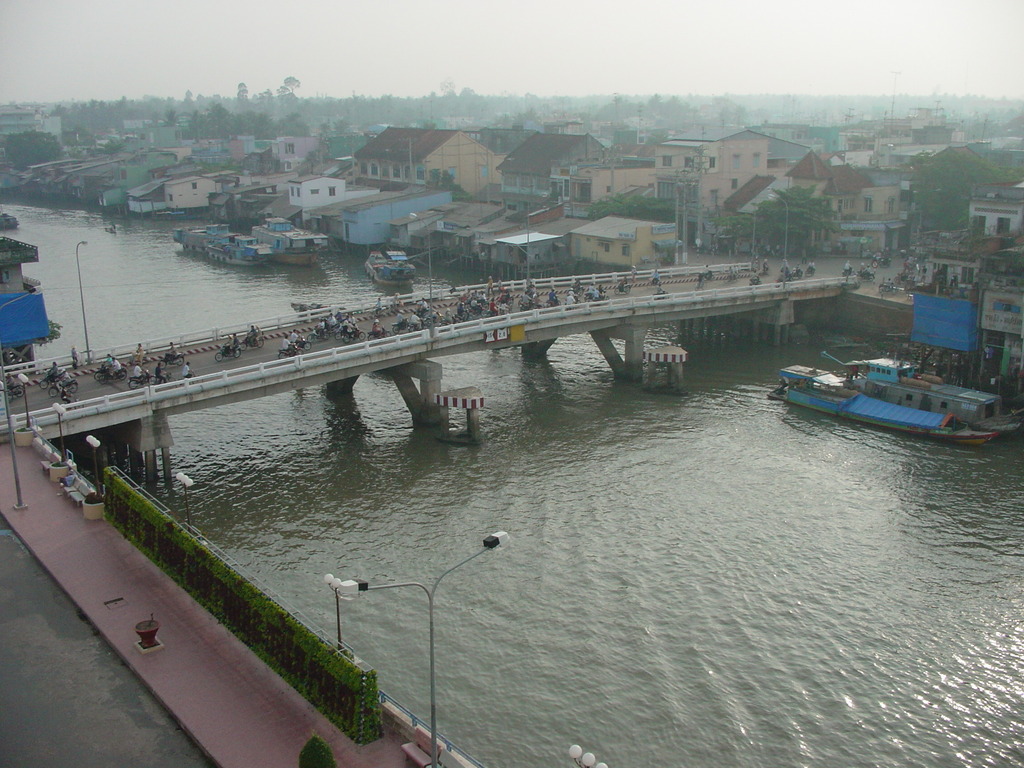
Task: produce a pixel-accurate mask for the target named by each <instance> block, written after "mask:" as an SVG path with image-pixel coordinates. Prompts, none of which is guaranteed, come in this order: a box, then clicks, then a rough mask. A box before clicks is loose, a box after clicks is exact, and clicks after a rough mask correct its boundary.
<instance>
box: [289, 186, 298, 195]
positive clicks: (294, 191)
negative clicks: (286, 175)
mask: <svg viewBox="0 0 1024 768" xmlns="http://www.w3.org/2000/svg"><path fill="white" fill-rule="evenodd" d="M288 189H289V191H290V192H291V193H292V197H299V196H300V194H301V193H300V192H299V188H298V187H288Z"/></svg>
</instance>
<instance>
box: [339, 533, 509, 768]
mask: <svg viewBox="0 0 1024 768" xmlns="http://www.w3.org/2000/svg"><path fill="white" fill-rule="evenodd" d="M508 538H509V536H508V533H506V532H505V531H496V532H495V533H492V534H491V535H490V536H488V537H487V538H486V539H484V545H483V548H482V549H480V550H479V551H477V552H475V553H473V554H472V555H470V556H469V557H467V558H466V559H465V560H462V561H461V562H458V563H456V564H455V565H453V566H452V567H451V568H449V569H448V570H447V571H445V572H444V573H442V574H441V575H440V576H438V577H437V579H436V580H435V581H434V583H433V585H432V586H430V587H428V586H427V585H425V584H421V583H420V582H418V581H404V582H399V583H396V584H369V583H367V582H365V581H361V580H353V579H349V580H348V581H343V582H341V584H339V585H338V589H339V590H340V591H341V592H342V593H344V594H345V595H348V596H352V597H354V596H356V595H357V594H358V593H359V592H366V591H367V590H371V589H395V588H397V587H419V588H420V589H422V590H423V591H424V593H426V595H427V612H428V614H429V617H430V763H431V766H432V768H439V764H438V762H437V675H436V665H435V663H434V593H435V592H437V587H438V586H439V585H440V584H441V580H442V579H443V578H444V577H445V576H447V575H448V574H449V573H451V572H452V571H454V570H455V569H456V568H460V567H462V566H463V565H465V564H466V563H468V562H469V561H470V560H473V559H474V558H477V557H480V555H482V554H484V553H485V552H489V551H491V550H492V549H497V548H498V547H500V546H501V545H502V544H507V543H508Z"/></svg>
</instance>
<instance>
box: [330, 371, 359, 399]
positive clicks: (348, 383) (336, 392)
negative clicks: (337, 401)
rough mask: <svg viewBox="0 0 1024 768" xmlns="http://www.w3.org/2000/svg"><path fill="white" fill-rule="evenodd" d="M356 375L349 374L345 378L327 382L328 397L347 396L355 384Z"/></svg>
mask: <svg viewBox="0 0 1024 768" xmlns="http://www.w3.org/2000/svg"><path fill="white" fill-rule="evenodd" d="M358 378H359V377H358V376H349V377H348V378H346V379H338V380H337V381H329V382H327V396H328V397H348V396H349V395H351V394H352V388H353V387H354V386H355V385H356V380H357V379H358Z"/></svg>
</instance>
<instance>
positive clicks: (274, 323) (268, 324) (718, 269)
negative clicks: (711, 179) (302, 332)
mask: <svg viewBox="0 0 1024 768" xmlns="http://www.w3.org/2000/svg"><path fill="white" fill-rule="evenodd" d="M749 266H750V265H749V263H748V262H737V263H735V264H712V265H710V266H685V267H663V268H662V267H659V268H658V269H641V270H637V273H636V279H637V280H638V281H641V282H645V281H649V280H650V279H651V277H652V276H653V275H654V273H655V272H657V273H658V274H659V275H660V276H661V277H662V278H663V279H672V278H678V277H692V276H695V275H698V274H700V273H701V272H707V271H709V270H710V271H711V272H713V273H715V275H724V274H729V273H730V272H732V273H733V274H738V275H742V274H744V273H745V272H746V271H748V270H749ZM631 277H632V271H628V272H604V273H601V274H587V275H570V276H567V277H543V278H538V279H536V280H532V281H531V282H533V284H534V285H535V286H536V287H537V288H538V289H540V288H548V289H555V290H564V289H566V288H569V287H571V286H572V285H574V284H575V283H576V281H579V282H580V283H581V284H583V285H585V286H590V285H604V284H606V283H607V284H609V287H610V286H611V285H614V284H615V283H617V282H618V281H619V280H621V279H623V278H631ZM502 285H503V286H505V287H507V288H509V290H512V291H523V290H525V288H526V281H525V280H512V281H508V282H504V283H502ZM486 288H487V284H486V283H477V284H475V285H463V286H459V287H453V288H452V289H451V290H450V291H449V292H448V295H447V296H436V297H435V298H436V299H439V300H442V301H443V300H444V299H445V298H449V299H450V298H453V297H455V296H458V295H460V294H463V293H466V292H472V291H478V292H482V291H484V290H485V289H486ZM417 297H421V298H422V297H423V292H422V291H420V292H414V293H406V294H400V295H398V296H395V297H392V298H391V300H390V301H391V304H392V305H393V304H394V303H395V302H400V303H401V304H410V303H412V302H413V301H417V300H418V299H417ZM339 309H341V310H342V311H346V312H351V313H352V314H355V315H362V314H366V313H369V312H372V311H373V306H372V305H371V306H367V307H359V308H355V309H350V308H343V307H342V306H341V305H340V304H337V305H330V306H323V307H316V308H312V309H308V310H305V311H301V312H295V313H293V314H285V315H275V316H274V317H265V318H261V319H258V320H250V321H248V322H244V323H239V324H236V325H226V326H222V327H216V328H207V329H202V330H197V331H186V332H185V333H180V334H176V335H171V336H162V337H158V338H155V339H147V340H145V341H142V342H136V343H135V344H122V345H118V346H112V347H98V348H96V349H93V350H90V352H91V355H92V362H93V363H95V362H98V361H99V360H102V359H103V358H104V357H105V356H106V355H107V354H111V355H113V356H114V357H119V358H121V357H129V356H131V355H132V354H133V353H134V352H135V349H136V346H137V344H139V343H141V344H142V349H143V351H144V352H145V354H146V355H154V354H156V355H159V354H162V353H163V352H165V351H167V350H168V349H169V348H170V345H171V344H172V343H173V344H174V345H175V346H176V347H178V348H181V349H185V348H189V347H201V346H204V345H208V344H216V343H219V342H222V341H223V340H224V339H229V338H231V334H238V335H239V336H244V335H245V334H246V332H247V331H248V330H249V326H250V325H255V326H257V327H259V328H260V329H261V330H263V331H277V330H282V329H284V328H292V327H295V326H302V325H306V324H309V325H312V324H313V323H315V322H317V321H318V320H319V319H320V318H321V317H323V316H324V315H325V314H327V313H328V312H332V313H333V312H336V311H338V310H339ZM80 355H81V356H82V357H83V359H84V351H83V352H81V353H80ZM54 362H56V363H57V365H59V366H62V367H68V366H70V365H71V356H70V354H66V355H57V356H54V357H41V358H38V359H37V360H34V361H31V362H28V363H16V364H12V365H8V366H6V369H7V372H8V373H12V374H18V373H24V374H25V375H26V376H34V375H37V374H41V373H43V372H45V371H46V369H48V368H49V367H50V365H51V364H52V363H54Z"/></svg>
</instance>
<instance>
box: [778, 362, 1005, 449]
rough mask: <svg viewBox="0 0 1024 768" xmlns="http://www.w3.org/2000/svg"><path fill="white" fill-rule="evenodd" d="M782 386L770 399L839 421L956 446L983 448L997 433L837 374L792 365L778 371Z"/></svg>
mask: <svg viewBox="0 0 1024 768" xmlns="http://www.w3.org/2000/svg"><path fill="white" fill-rule="evenodd" d="M779 376H780V377H781V383H780V386H779V387H778V388H776V389H775V390H773V391H772V392H771V394H770V395H769V397H771V398H773V399H776V400H782V401H785V402H787V403H791V404H792V405H798V406H801V407H803V408H810V409H811V410H815V411H820V412H821V413H827V414H829V415H832V416H836V417H838V418H840V419H847V420H849V421H856V422H859V423H861V424H867V425H869V426H873V427H881V428H883V429H891V430H894V431H896V432H903V433H906V434H910V435H916V436H918V437H927V438H931V439H934V440H941V441H943V442H948V443H954V444H957V445H982V444H984V443H987V442H988V441H989V440H991V439H992V438H994V437H996V436H997V434H998V433H997V432H991V431H980V430H974V429H971V428H970V427H968V426H967V424H965V423H964V422H962V421H960V420H958V419H957V418H956V417H955V416H954V415H953V414H952V413H932V412H930V411H922V410H919V409H917V408H908V407H907V406H904V405H898V404H896V403H889V402H886V401H884V400H879V399H877V398H874V397H871V396H869V395H866V394H864V393H863V392H861V391H859V390H857V389H855V388H853V387H852V386H851V381H850V380H849V379H847V378H844V377H842V376H837V375H836V374H834V373H829V372H825V371H820V370H818V369H816V368H808V367H807V366H803V365H791V366H789V367H788V368H783V369H782V370H780V371H779Z"/></svg>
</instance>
